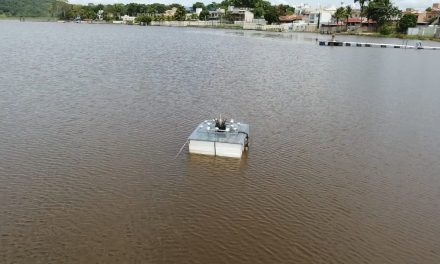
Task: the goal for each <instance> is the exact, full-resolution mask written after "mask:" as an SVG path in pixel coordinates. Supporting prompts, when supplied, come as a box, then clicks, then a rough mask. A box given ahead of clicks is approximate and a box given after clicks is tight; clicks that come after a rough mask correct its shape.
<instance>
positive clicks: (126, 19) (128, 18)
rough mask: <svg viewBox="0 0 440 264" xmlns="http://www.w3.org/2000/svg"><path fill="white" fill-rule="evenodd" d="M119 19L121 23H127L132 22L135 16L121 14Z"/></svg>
mask: <svg viewBox="0 0 440 264" xmlns="http://www.w3.org/2000/svg"><path fill="white" fill-rule="evenodd" d="M121 19H122V23H124V24H127V23H134V20H135V19H136V17H134V16H128V15H125V16H122V17H121Z"/></svg>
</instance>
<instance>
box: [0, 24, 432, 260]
mask: <svg viewBox="0 0 440 264" xmlns="http://www.w3.org/2000/svg"><path fill="white" fill-rule="evenodd" d="M0 32H2V41H1V42H0V58H1V63H0V109H1V111H0V212H1V214H0V263H91V262H97V263H176V262H177V263H291V262H294V263H439V262H440V239H439V238H440V226H439V225H438V222H439V220H440V210H438V208H439V206H440V204H439V201H440V180H439V178H438V174H439V171H440V164H439V162H438V160H440V125H439V122H438V120H439V119H440V109H439V106H440V94H439V93H440V91H439V89H438V78H437V76H438V74H437V70H436V69H437V67H436V65H437V64H438V56H439V55H440V53H439V52H438V51H417V50H395V49H367V48H345V47H342V48H336V47H335V48H330V47H320V46H318V45H317V44H316V43H315V40H314V38H315V34H280V33H262V32H253V31H231V30H211V29H191V28H167V27H135V26H133V27H128V26H118V25H83V24H69V23H66V24H58V23H18V22H6V21H2V22H0ZM323 37H326V36H321V38H323ZM341 38H344V39H347V40H348V39H350V40H357V39H362V40H363V41H364V42H365V41H371V40H372V39H368V38H359V37H342V36H341ZM375 40H377V39H375ZM387 41H388V40H387ZM389 41H395V42H398V41H401V40H395V39H390V40H389ZM425 45H427V43H425ZM409 62H410V63H409ZM219 114H228V115H229V116H230V117H232V118H234V119H236V120H243V121H246V123H249V124H250V125H251V129H252V134H251V139H250V140H251V146H250V149H249V152H247V153H245V155H244V157H243V158H242V159H241V160H236V159H227V158H220V157H206V156H199V155H189V154H188V152H187V150H185V151H183V152H182V154H180V156H179V157H177V158H176V159H175V155H176V153H177V152H178V151H179V148H180V146H181V145H182V144H183V143H184V142H185V140H186V138H187V137H188V136H189V134H190V133H191V131H193V129H194V127H195V126H197V125H198V124H199V122H200V121H201V120H205V119H209V118H213V117H215V116H218V115H219Z"/></svg>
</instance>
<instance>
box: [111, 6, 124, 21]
mask: <svg viewBox="0 0 440 264" xmlns="http://www.w3.org/2000/svg"><path fill="white" fill-rule="evenodd" d="M113 11H114V12H115V13H116V16H117V17H118V19H121V16H122V15H124V14H125V6H124V4H114V5H113Z"/></svg>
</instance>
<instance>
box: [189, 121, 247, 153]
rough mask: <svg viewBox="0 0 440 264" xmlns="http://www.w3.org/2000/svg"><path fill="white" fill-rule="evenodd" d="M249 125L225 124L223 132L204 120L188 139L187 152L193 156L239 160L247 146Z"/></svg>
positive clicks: (213, 123)
mask: <svg viewBox="0 0 440 264" xmlns="http://www.w3.org/2000/svg"><path fill="white" fill-rule="evenodd" d="M248 140H249V125H248V124H242V123H234V122H226V128H225V130H219V129H216V127H215V121H214V120H206V121H204V122H203V123H201V124H200V125H199V126H198V127H197V128H196V129H195V130H194V132H192V134H191V136H190V137H189V152H190V153H195V154H203V155H211V156H222V157H230V158H241V155H242V154H243V151H244V150H245V148H246V147H247V145H248Z"/></svg>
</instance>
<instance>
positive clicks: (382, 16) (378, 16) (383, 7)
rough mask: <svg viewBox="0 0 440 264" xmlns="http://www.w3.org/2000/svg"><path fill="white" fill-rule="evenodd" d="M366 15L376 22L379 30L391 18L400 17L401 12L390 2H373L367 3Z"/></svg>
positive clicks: (388, 0)
mask: <svg viewBox="0 0 440 264" xmlns="http://www.w3.org/2000/svg"><path fill="white" fill-rule="evenodd" d="M366 14H367V17H368V18H371V19H373V20H374V21H376V23H377V26H378V28H381V27H383V26H384V25H385V24H387V23H389V22H390V21H391V20H392V19H393V18H396V17H398V16H400V15H401V11H400V10H399V8H397V7H396V6H393V4H392V3H391V1H390V0H373V1H370V2H369V3H368V6H367V8H366Z"/></svg>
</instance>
